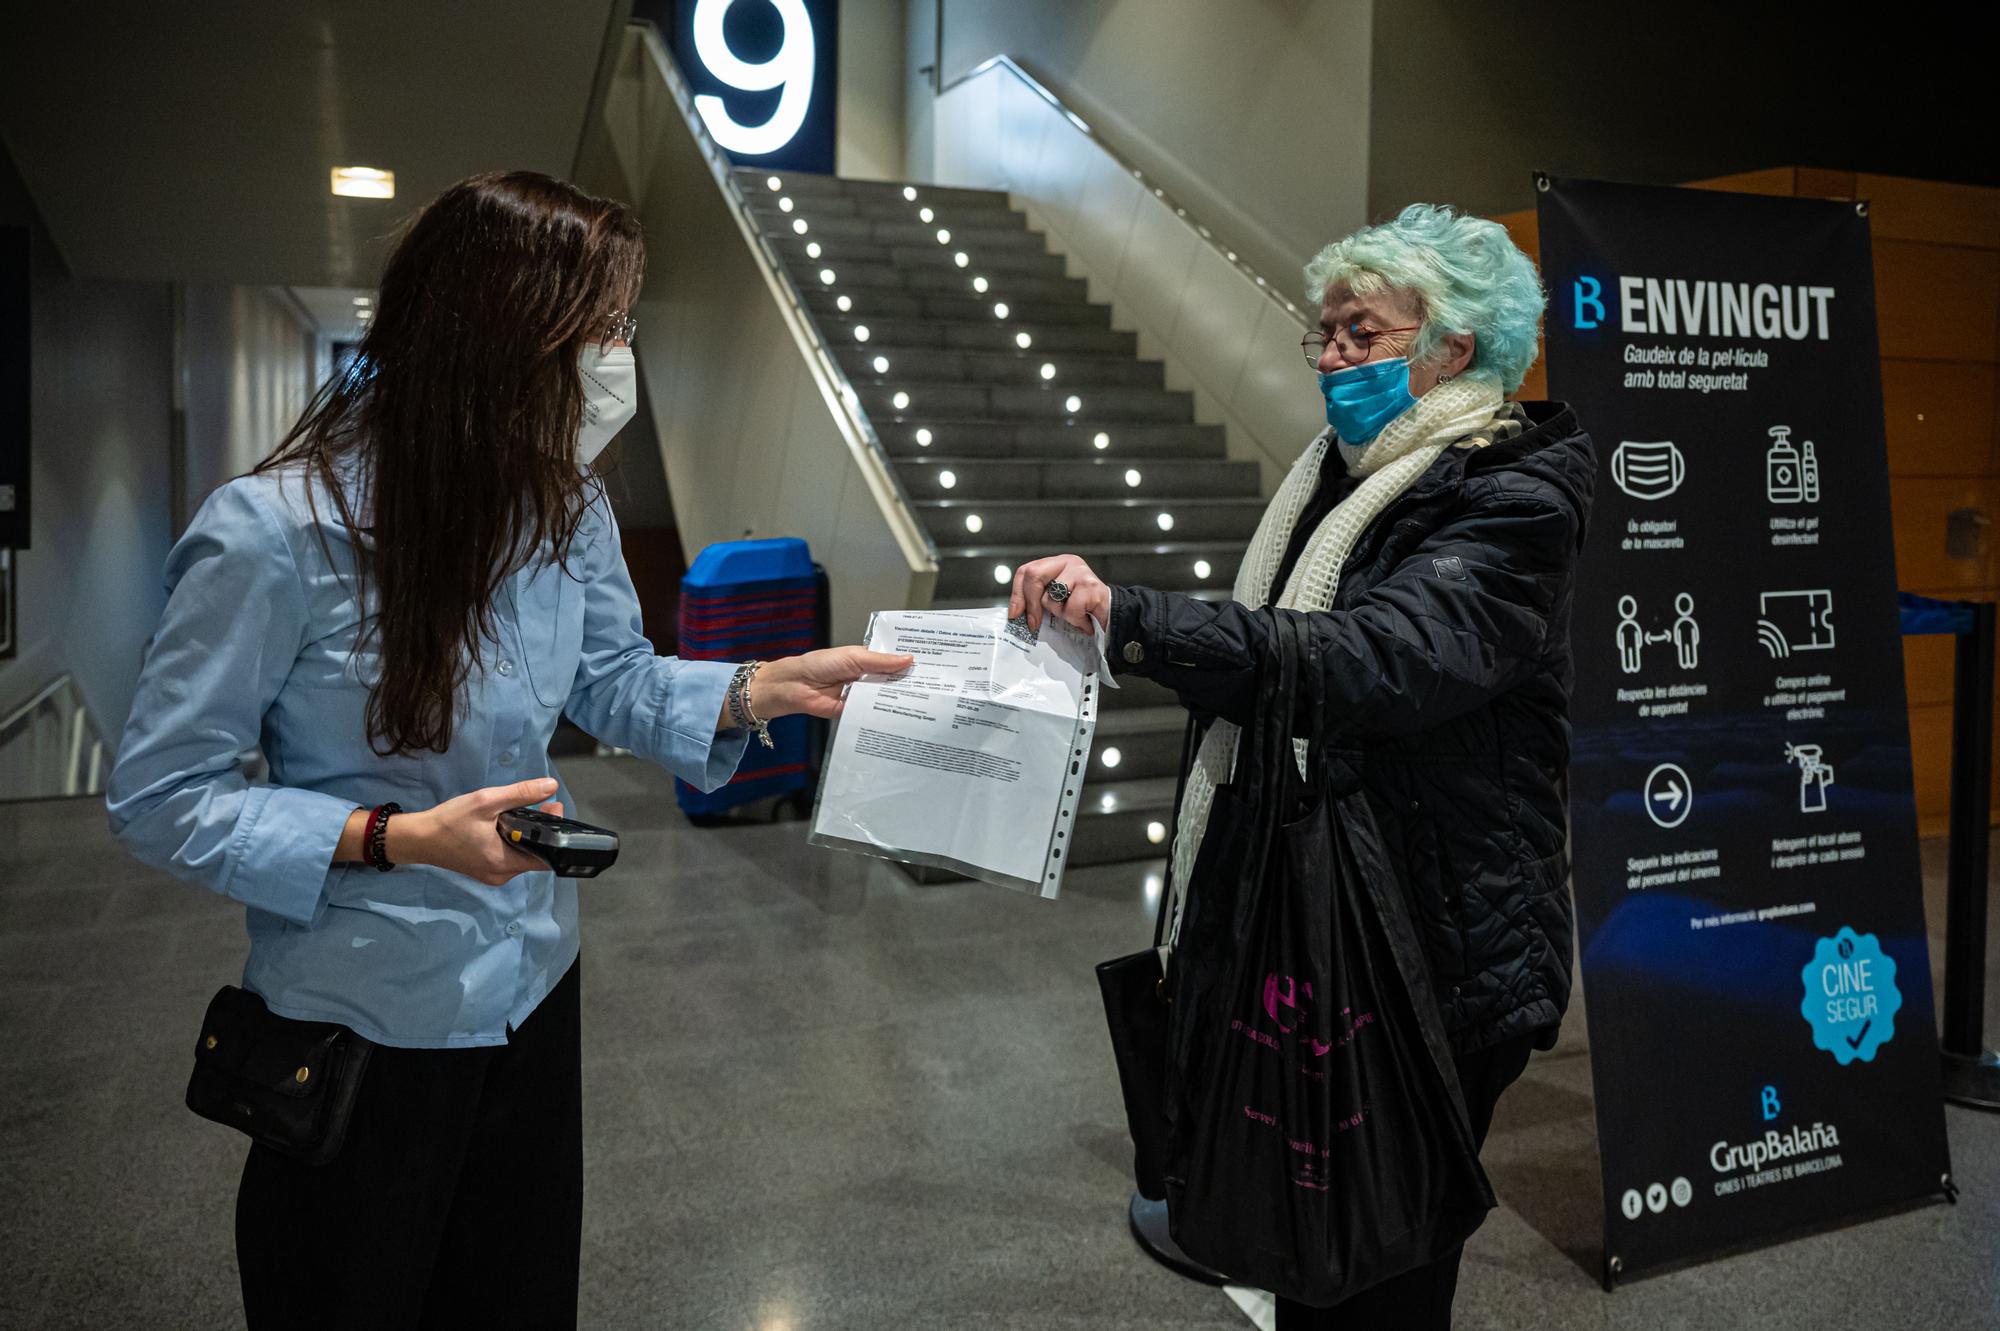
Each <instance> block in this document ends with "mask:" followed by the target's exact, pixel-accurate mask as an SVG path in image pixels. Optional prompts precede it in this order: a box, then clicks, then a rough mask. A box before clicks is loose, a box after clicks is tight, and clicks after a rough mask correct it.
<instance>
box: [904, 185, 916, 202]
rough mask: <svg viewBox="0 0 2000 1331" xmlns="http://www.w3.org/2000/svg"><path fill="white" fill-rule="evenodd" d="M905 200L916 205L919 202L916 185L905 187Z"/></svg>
mask: <svg viewBox="0 0 2000 1331" xmlns="http://www.w3.org/2000/svg"><path fill="white" fill-rule="evenodd" d="M903 200H904V202H906V203H915V202H916V201H917V187H916V186H914V185H905V186H903Z"/></svg>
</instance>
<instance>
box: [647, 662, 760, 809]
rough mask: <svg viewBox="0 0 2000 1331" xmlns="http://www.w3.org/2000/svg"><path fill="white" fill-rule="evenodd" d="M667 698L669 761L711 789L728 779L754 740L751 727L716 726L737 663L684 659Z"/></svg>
mask: <svg viewBox="0 0 2000 1331" xmlns="http://www.w3.org/2000/svg"><path fill="white" fill-rule="evenodd" d="M680 667H681V668H680V671H679V673H678V674H677V675H676V677H675V679H674V681H673V686H672V688H673V697H672V698H671V699H669V700H668V709H667V715H668V726H667V744H666V758H667V767H668V768H669V769H670V770H671V771H672V772H673V774H674V775H675V776H677V777H679V778H680V779H681V780H683V781H685V782H687V783H688V784H689V785H691V786H693V787H694V788H695V789H697V790H699V791H701V792H702V793H703V794H707V793H708V792H709V791H711V790H719V789H720V788H722V787H723V786H726V785H728V784H729V778H730V777H732V776H735V775H736V767H737V764H739V763H741V762H742V761H743V752H744V747H745V746H746V745H747V744H748V743H749V741H750V732H749V731H747V730H737V729H730V730H722V731H718V730H717V729H716V728H715V720H716V718H717V717H719V716H721V715H722V704H723V701H724V700H725V699H726V698H727V697H728V696H729V681H730V680H731V679H732V678H734V676H735V674H736V669H737V667H736V666H735V665H734V664H732V663H731V662H728V661H689V660H686V659H685V658H683V659H682V661H681V663H680Z"/></svg>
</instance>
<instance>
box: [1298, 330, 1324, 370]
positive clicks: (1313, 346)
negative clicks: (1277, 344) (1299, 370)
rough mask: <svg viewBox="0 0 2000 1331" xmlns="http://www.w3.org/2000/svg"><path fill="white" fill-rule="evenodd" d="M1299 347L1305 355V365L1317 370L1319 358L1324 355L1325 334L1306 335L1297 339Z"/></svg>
mask: <svg viewBox="0 0 2000 1331" xmlns="http://www.w3.org/2000/svg"><path fill="white" fill-rule="evenodd" d="M1299 346H1300V347H1301V348H1303V349H1304V351H1305V353H1306V364H1308V365H1310V366H1313V367H1314V368H1315V369H1317V368H1318V367H1319V358H1320V357H1321V356H1323V355H1325V354H1326V334H1325V333H1307V334H1306V335H1305V336H1304V337H1302V338H1300V339H1299Z"/></svg>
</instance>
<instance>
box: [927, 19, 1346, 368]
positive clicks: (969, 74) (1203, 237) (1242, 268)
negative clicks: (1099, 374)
mask: <svg viewBox="0 0 2000 1331" xmlns="http://www.w3.org/2000/svg"><path fill="white" fill-rule="evenodd" d="M995 68H998V69H1003V70H1005V71H1006V72H1007V73H1009V74H1012V75H1013V76H1014V77H1015V78H1017V79H1019V80H1020V81H1021V82H1022V83H1024V84H1026V85H1027V87H1028V89H1029V91H1031V92H1033V93H1034V94H1035V95H1036V96H1037V97H1040V98H1041V99H1042V100H1043V101H1045V102H1047V103H1048V104H1049V105H1050V106H1052V107H1054V108H1055V109H1056V110H1058V111H1060V112H1062V114H1063V117H1064V119H1066V120H1068V121H1069V123H1070V124H1072V125H1074V126H1076V127H1077V129H1078V130H1080V131H1081V132H1082V133H1083V135H1084V136H1085V137H1086V138H1088V139H1089V140H1090V141H1091V142H1092V143H1094V144H1096V145H1097V147H1098V149H1099V150H1100V151H1102V152H1103V153H1104V155H1105V156H1107V157H1109V158H1110V159H1111V160H1112V161H1114V162H1116V163H1118V165H1119V166H1121V167H1123V168H1124V169H1125V170H1127V171H1129V172H1131V173H1132V178H1133V179H1134V180H1136V181H1138V182H1139V183H1140V184H1141V185H1144V186H1146V187H1147V188H1148V189H1150V190H1152V191H1153V197H1154V198H1156V199H1158V200H1159V201H1160V202H1161V203H1164V204H1165V205H1167V207H1169V208H1172V209H1173V210H1174V216H1175V217H1177V218H1179V219H1180V221H1181V223H1182V225H1184V226H1186V227H1187V229H1188V230H1190V231H1192V232H1193V233H1194V235H1195V239H1197V240H1198V241H1200V242H1201V243H1202V244H1203V245H1206V246H1207V247H1208V248H1209V249H1210V250H1213V251H1214V252H1215V253H1216V254H1218V255H1220V256H1221V258H1222V261H1223V262H1224V263H1226V264H1228V265H1229V266H1230V267H1232V268H1234V269H1236V270H1237V271H1238V272H1240V273H1242V274H1243V275H1244V276H1245V277H1247V278H1249V279H1250V280H1251V282H1252V283H1254V284H1255V285H1256V287H1257V289H1258V290H1259V291H1261V292H1262V293H1263V294H1264V295H1265V296H1266V297H1268V298H1269V299H1270V301H1271V303H1272V304H1274V305H1278V306H1281V307H1283V309H1284V311H1285V313H1287V314H1289V315H1291V316H1292V317H1293V318H1294V319H1296V320H1297V321H1298V324H1299V327H1300V328H1301V329H1304V328H1306V327H1307V326H1308V325H1309V323H1310V320H1309V318H1308V315H1307V312H1306V311H1305V310H1302V309H1300V308H1299V305H1298V302H1296V301H1292V300H1287V299H1286V298H1285V297H1283V296H1281V295H1279V294H1278V289H1277V287H1275V286H1273V285H1272V284H1271V283H1270V282H1269V281H1267V280H1266V279H1265V277H1264V275H1263V274H1262V273H1259V272H1258V271H1257V270H1256V268H1254V267H1252V266H1251V265H1250V263H1249V262H1248V261H1246V260H1244V259H1242V258H1240V257H1239V256H1238V255H1237V253H1236V251H1235V250H1233V249H1230V248H1229V246H1227V245H1225V244H1224V243H1223V242H1222V241H1221V240H1219V239H1217V238H1216V235H1215V232H1214V230H1213V229H1211V228H1210V227H1208V226H1206V225H1204V224H1203V223H1201V222H1199V221H1197V220H1196V219H1195V217H1194V215H1193V214H1191V213H1189V212H1188V210H1187V208H1186V207H1185V206H1184V205H1183V204H1182V203H1181V202H1180V201H1179V200H1178V199H1176V198H1175V197H1174V196H1173V195H1171V194H1169V193H1168V192H1167V191H1166V188H1165V187H1164V186H1161V185H1157V184H1155V183H1153V182H1152V181H1151V180H1149V179H1148V178H1147V176H1146V173H1145V171H1143V170H1142V169H1140V168H1139V167H1138V166H1135V165H1134V164H1133V162H1132V159H1131V158H1129V157H1127V156H1126V155H1125V154H1124V153H1121V152H1119V151H1118V149H1117V148H1115V147H1113V146H1112V145H1111V144H1110V143H1109V142H1108V141H1107V140H1106V139H1105V138H1104V136H1103V135H1101V134H1099V133H1098V132H1097V131H1096V130H1094V129H1092V128H1091V127H1090V122H1089V121H1087V120H1085V119H1084V118H1083V117H1082V116H1080V115H1078V114H1077V113H1076V112H1075V111H1073V110H1071V109H1070V108H1069V107H1068V106H1067V105H1065V104H1064V103H1063V99H1062V98H1060V97H1058V96H1056V94H1055V93H1054V92H1052V91H1050V90H1049V87H1048V85H1047V84H1045V83H1043V82H1042V81H1041V80H1040V79H1038V78H1036V77H1035V76H1034V75H1033V74H1030V73H1029V72H1028V71H1027V70H1025V69H1023V68H1021V65H1020V62H1018V61H1017V60H1015V59H1014V57H1013V56H1010V55H996V56H989V57H988V58H987V59H985V60H982V61H980V62H979V63H978V64H977V65H975V66H973V67H972V68H971V69H969V70H967V71H966V72H965V73H963V74H961V75H959V76H958V77H957V78H955V79H953V80H952V81H951V82H949V83H947V84H945V85H944V86H943V87H941V88H939V89H938V91H937V93H936V96H937V97H942V96H944V94H946V93H948V92H950V91H951V90H952V89H953V88H956V87H958V86H959V85H960V84H962V83H970V82H971V81H972V80H973V79H976V78H978V77H979V76H980V75H981V74H984V73H985V72H986V71H987V70H989V69H995Z"/></svg>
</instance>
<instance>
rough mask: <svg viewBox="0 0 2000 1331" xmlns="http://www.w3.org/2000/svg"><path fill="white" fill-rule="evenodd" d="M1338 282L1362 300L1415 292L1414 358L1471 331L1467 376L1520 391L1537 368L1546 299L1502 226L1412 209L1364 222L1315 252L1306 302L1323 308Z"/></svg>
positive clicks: (1423, 206) (1426, 206) (1440, 209)
mask: <svg viewBox="0 0 2000 1331" xmlns="http://www.w3.org/2000/svg"><path fill="white" fill-rule="evenodd" d="M1336 285H1338V286H1344V287H1346V288H1347V289H1348V290H1349V291H1352V292H1353V293H1354V294H1355V295H1357V296H1363V297H1366V296H1372V295H1375V294H1377V293H1378V292H1382V291H1392V290H1400V291H1410V292H1413V293H1415V295H1416V296H1417V299H1418V302H1419V308H1420V309H1421V310H1422V311H1423V328H1422V330H1421V331H1420V332H1419V333H1418V334H1417V340H1416V343H1415V345H1413V346H1412V347H1411V348H1410V359H1411V360H1412V361H1419V360H1422V359H1423V358H1424V357H1425V356H1427V355H1429V354H1430V353H1431V352H1433V351H1434V350H1436V349H1437V346H1438V344H1439V343H1440V342H1441V341H1442V340H1443V339H1444V337H1445V335H1446V334H1447V333H1470V334H1471V335H1472V341H1473V349H1472V363H1471V364H1470V365H1468V366H1467V367H1466V370H1465V376H1464V377H1465V378H1467V379H1483V380H1486V381H1488V382H1490V383H1494V384H1498V385H1499V386H1500V391H1501V392H1503V393H1511V392H1513V391H1514V390H1515V389H1517V388H1519V387H1520V386H1521V380H1522V379H1523V378H1525V377H1526V376H1527V373H1528V367H1529V366H1531V365H1533V364H1534V363H1535V343H1536V340H1537V337H1538V335H1539V333H1540V331H1541V324H1542V309H1543V307H1544V306H1545V305H1546V304H1547V303H1548V302H1547V298H1546V296H1544V294H1543V292H1542V279H1541V275H1540V274H1539V273H1537V272H1536V271H1535V264H1534V260H1532V259H1530V258H1529V257H1528V256H1527V255H1525V254H1523V253H1521V249H1520V247H1519V246H1517V245H1516V244H1515V243H1514V241H1513V239H1512V238H1511V237H1510V236H1508V234H1507V229H1506V228H1505V227H1503V226H1501V225H1500V224H1499V223H1498V222H1489V221H1487V220H1485V219H1484V218H1480V217H1466V216H1463V215H1462V214H1460V213H1458V212H1456V211H1454V210H1453V209H1451V208H1450V207H1447V206H1445V205H1442V204H1434V203H1413V204H1411V205H1410V206H1409V207H1407V208H1405V209H1403V211H1402V212H1400V213H1398V214H1396V216H1395V219H1394V220H1392V221H1388V222H1378V223H1377V224H1375V225H1374V226H1364V227H1362V228H1361V229H1360V230H1359V231H1356V232H1354V233H1353V234H1351V235H1348V236H1345V237H1343V238H1342V239H1340V240H1336V241H1334V242H1333V244H1331V245H1328V246H1327V247H1326V248H1325V249H1323V250H1321V251H1320V252H1319V253H1318V254H1316V255H1314V256H1313V261H1312V262H1311V263H1309V264H1307V265H1306V298H1307V299H1308V300H1310V301H1311V302H1312V303H1313V304H1314V305H1318V304H1320V303H1321V302H1322V301H1324V300H1325V299H1326V292H1327V288H1328V287H1331V286H1336Z"/></svg>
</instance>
